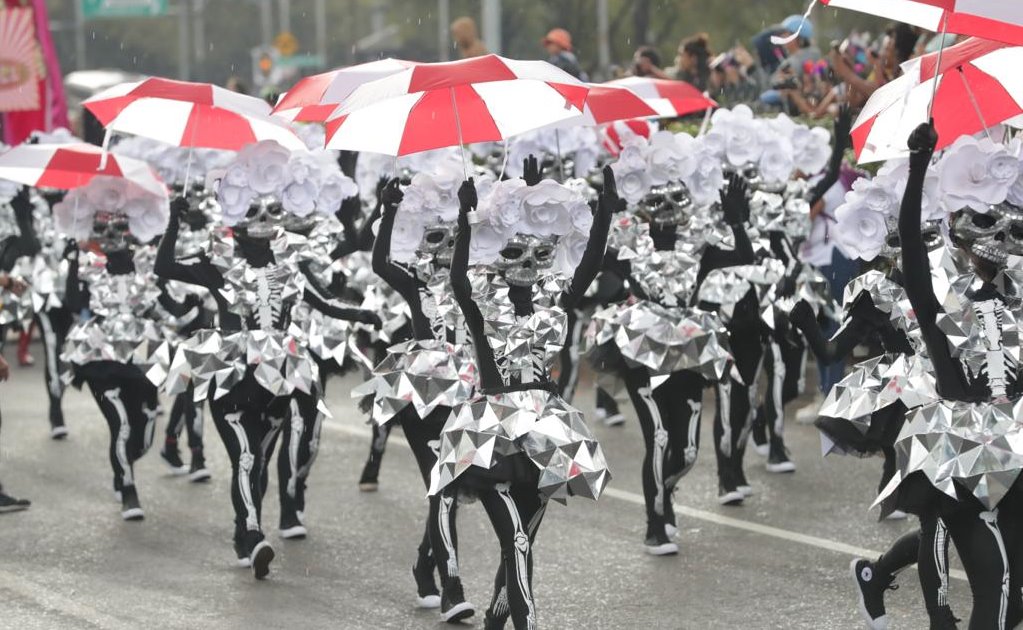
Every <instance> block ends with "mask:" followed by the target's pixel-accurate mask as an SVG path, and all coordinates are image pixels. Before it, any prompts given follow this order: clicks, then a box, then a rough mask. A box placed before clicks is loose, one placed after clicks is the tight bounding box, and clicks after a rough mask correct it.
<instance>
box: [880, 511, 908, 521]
mask: <svg viewBox="0 0 1023 630" xmlns="http://www.w3.org/2000/svg"><path fill="white" fill-rule="evenodd" d="M907 518H909V515H908V514H906V513H905V512H903V511H902V510H892V511H891V513H890V514H889V515H888V516H886V517H884V520H886V521H904V520H906V519H907Z"/></svg>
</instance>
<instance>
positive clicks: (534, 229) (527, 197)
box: [520, 179, 585, 236]
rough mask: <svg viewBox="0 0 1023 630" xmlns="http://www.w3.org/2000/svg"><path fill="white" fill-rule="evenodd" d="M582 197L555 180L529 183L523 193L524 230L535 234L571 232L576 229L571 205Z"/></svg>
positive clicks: (561, 234) (545, 234) (557, 234)
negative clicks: (573, 224)
mask: <svg viewBox="0 0 1023 630" xmlns="http://www.w3.org/2000/svg"><path fill="white" fill-rule="evenodd" d="M580 200H581V199H580V198H579V197H577V196H576V195H575V194H574V193H573V192H572V190H571V189H569V188H567V187H565V186H562V185H561V184H559V183H557V182H556V181H554V180H552V179H544V180H541V181H540V183H538V184H536V185H535V186H527V187H526V188H525V190H524V191H523V193H522V225H523V229H522V230H520V231H522V232H524V233H526V234H530V235H533V236H551V235H556V236H564V235H565V234H568V232H569V231H570V230H571V229H572V216H571V214H570V209H569V206H570V204H573V203H577V202H578V201H580ZM583 203H585V202H583Z"/></svg>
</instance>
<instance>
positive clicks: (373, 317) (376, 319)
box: [355, 311, 384, 330]
mask: <svg viewBox="0 0 1023 630" xmlns="http://www.w3.org/2000/svg"><path fill="white" fill-rule="evenodd" d="M355 321H357V322H359V323H360V324H369V325H370V326H372V327H373V329H374V330H380V329H381V328H383V327H384V322H383V320H381V319H380V316H379V315H377V314H376V313H372V312H370V311H364V312H362V313H359V315H358V317H357V318H356V320H355Z"/></svg>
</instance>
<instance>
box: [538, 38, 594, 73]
mask: <svg viewBox="0 0 1023 630" xmlns="http://www.w3.org/2000/svg"><path fill="white" fill-rule="evenodd" d="M541 43H542V44H543V47H544V49H546V50H547V55H548V57H547V61H549V62H550V63H551V64H553V65H555V66H557V67H559V68H561V69H562V70H564V71H565V72H567V73H569V74H570V75H572V76H573V77H575V78H577V79H580V80H582V81H586V80H587V77H586V73H585V72H583V70H582V68H581V67H580V66H579V60H578V59H576V56H575V53H573V52H572V34H571V33H569V32H568V31H566V30H565V29H563V28H552V29H551V30H550V32H549V33H547V36H546V37H544V38H543V40H542V41H541Z"/></svg>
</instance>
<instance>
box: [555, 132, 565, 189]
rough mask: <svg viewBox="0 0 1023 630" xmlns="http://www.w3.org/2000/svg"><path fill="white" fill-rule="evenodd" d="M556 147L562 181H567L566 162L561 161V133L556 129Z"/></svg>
mask: <svg viewBox="0 0 1023 630" xmlns="http://www.w3.org/2000/svg"><path fill="white" fill-rule="evenodd" d="M554 147H555V148H556V149H557V150H558V172H559V173H560V174H561V181H562V182H564V181H565V163H564V162H562V161H561V133H560V132H559V131H558V130H557V129H555V130H554Z"/></svg>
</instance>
